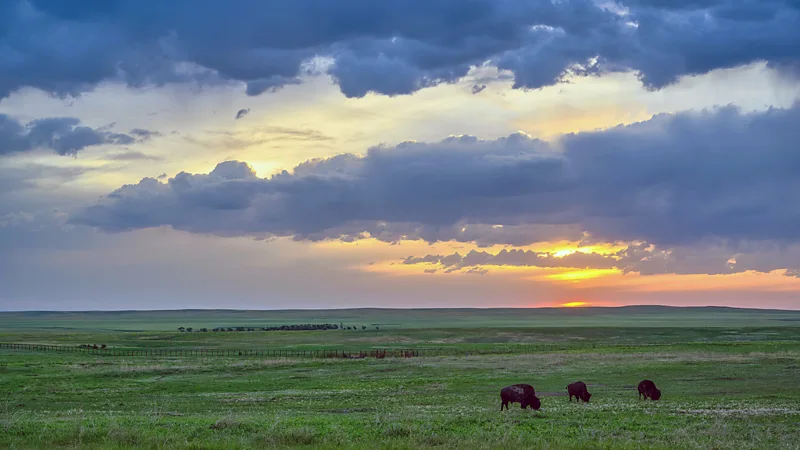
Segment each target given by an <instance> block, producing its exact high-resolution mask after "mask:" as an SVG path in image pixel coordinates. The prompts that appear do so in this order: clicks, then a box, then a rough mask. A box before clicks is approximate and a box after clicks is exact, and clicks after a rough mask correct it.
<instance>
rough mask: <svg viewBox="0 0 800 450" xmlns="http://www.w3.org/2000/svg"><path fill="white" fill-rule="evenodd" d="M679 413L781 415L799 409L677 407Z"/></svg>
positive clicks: (792, 412)
mask: <svg viewBox="0 0 800 450" xmlns="http://www.w3.org/2000/svg"><path fill="white" fill-rule="evenodd" d="M677 412H678V413H679V414H697V415H715V416H728V415H742V416H763V415H783V414H798V415H800V410H798V409H789V408H749V409H679V410H677Z"/></svg>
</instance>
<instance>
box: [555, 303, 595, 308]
mask: <svg viewBox="0 0 800 450" xmlns="http://www.w3.org/2000/svg"><path fill="white" fill-rule="evenodd" d="M588 305H589V304H588V303H586V302H567V303H562V304H561V306H563V307H565V308H577V307H579V306H588Z"/></svg>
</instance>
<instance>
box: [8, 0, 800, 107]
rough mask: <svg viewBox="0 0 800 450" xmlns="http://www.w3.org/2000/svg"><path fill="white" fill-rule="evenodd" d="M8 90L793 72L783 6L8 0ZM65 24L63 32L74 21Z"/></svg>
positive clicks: (798, 48) (389, 87)
mask: <svg viewBox="0 0 800 450" xmlns="http://www.w3.org/2000/svg"><path fill="white" fill-rule="evenodd" d="M0 3H1V4H0V48H2V49H4V50H3V51H2V52H0V73H2V74H3V76H2V77H0V98H2V97H5V96H7V95H9V94H10V93H11V92H13V91H15V90H17V89H20V88H22V87H25V86H32V87H36V88H40V89H43V90H45V91H47V92H51V93H53V94H56V95H62V96H65V95H76V94H79V93H82V92H87V91H90V90H92V89H93V88H94V87H95V86H97V85H98V84H99V83H100V82H103V81H106V80H118V81H123V82H125V83H126V84H128V85H130V86H134V87H143V86H147V85H163V84H165V83H173V82H195V83H200V84H208V83H219V82H229V81H238V82H244V83H246V85H247V93H248V94H249V95H258V94H261V93H263V92H267V91H273V90H275V89H278V88H280V87H282V86H285V85H287V84H297V83H300V82H301V78H300V77H302V76H304V75H306V74H316V73H320V72H327V73H329V74H330V75H331V76H332V77H333V79H334V80H335V81H336V82H337V83H338V84H339V87H340V89H341V91H342V92H343V93H344V94H345V95H346V96H349V97H361V96H364V95H366V94H367V93H369V92H376V93H380V94H385V95H400V94H409V93H412V92H414V91H416V90H418V89H422V88H425V87H429V86H435V85H437V84H440V83H451V82H455V81H458V80H460V79H462V78H463V77H464V76H465V75H466V74H467V72H468V71H469V70H470V68H472V67H476V66H481V65H483V64H486V63H488V64H490V65H493V66H496V67H499V68H501V69H505V70H508V71H511V72H512V73H513V76H514V85H515V87H517V88H539V87H542V86H548V85H552V84H554V83H558V82H560V81H562V80H563V79H564V77H565V75H567V74H576V75H596V74H602V73H607V72H614V71H635V72H637V73H638V75H639V76H640V78H641V80H642V81H643V83H644V84H645V85H646V86H647V87H648V88H652V89H657V88H660V87H662V86H664V85H667V84H669V83H672V82H674V81H676V80H677V79H678V78H679V77H680V76H683V75H688V74H702V73H706V72H708V71H710V70H713V69H718V68H727V67H735V66H738V65H742V64H748V63H753V62H758V61H765V62H767V63H768V64H769V65H771V66H772V67H775V68H778V69H780V70H782V71H784V72H785V73H786V74H787V75H788V76H792V77H797V75H798V71H797V70H796V68H797V67H798V60H799V59H800V27H798V26H797V24H798V17H800V11H798V4H797V2H794V1H788V0H758V1H755V0H738V1H733V0H685V1H676V2H673V1H666V0H623V1H622V2H620V5H619V7H615V8H613V9H609V8H604V7H601V6H598V4H596V3H594V2H592V1H590V0H564V1H558V2H552V1H550V0H466V1H465V0H429V1H424V2H422V1H421V2H409V1H405V0H386V1H372V0H339V1H335V2H334V1H327V0H276V1H269V2H264V1H261V0H234V1H222V0H218V1H204V2H196V1H190V0H173V1H155V0H151V1H147V0H108V1H102V2H100V1H85V2H64V1H61V0H29V1H24V0H9V1H5V2H0ZM65 30H66V31H65Z"/></svg>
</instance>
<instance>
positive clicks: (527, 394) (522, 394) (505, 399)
mask: <svg viewBox="0 0 800 450" xmlns="http://www.w3.org/2000/svg"><path fill="white" fill-rule="evenodd" d="M500 400H501V402H502V403H500V411H502V410H503V407H504V406H505V408H506V410H508V404H509V403H519V404H520V406H521V408H522V409H525V408H527V407H529V406H530V407H531V408H533V409H535V410H538V409H539V408H540V407H541V406H542V402H541V401H539V397H537V396H536V391H535V390H534V389H533V386H531V385H530V384H515V385H512V386H506V387H504V388H503V389H501V390H500Z"/></svg>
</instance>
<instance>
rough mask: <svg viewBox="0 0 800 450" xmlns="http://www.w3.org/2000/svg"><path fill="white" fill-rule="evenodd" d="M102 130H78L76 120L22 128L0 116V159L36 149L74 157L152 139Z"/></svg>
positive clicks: (143, 133) (144, 133)
mask: <svg viewBox="0 0 800 450" xmlns="http://www.w3.org/2000/svg"><path fill="white" fill-rule="evenodd" d="M106 128H107V127H106ZM106 128H97V129H95V128H90V127H86V126H81V125H80V120H79V119H76V118H73V117H51V118H46V119H37V120H34V121H31V122H29V123H27V124H22V123H21V122H19V121H18V120H16V119H13V118H11V117H9V116H7V115H5V114H0V157H2V156H4V155H10V154H12V153H20V152H27V151H31V150H36V149H50V150H53V151H55V152H56V153H58V154H59V155H76V154H77V153H78V152H79V151H81V150H83V149H84V148H86V147H91V146H95V145H103V144H116V145H129V144H133V143H136V142H141V141H144V140H147V139H149V137H150V136H151V135H152V133H151V132H149V131H147V130H141V129H135V130H132V131H131V134H132V135H133V136H132V135H129V134H123V133H114V132H110V131H107V130H106Z"/></svg>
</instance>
